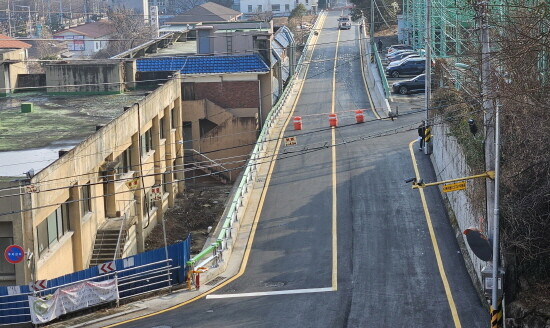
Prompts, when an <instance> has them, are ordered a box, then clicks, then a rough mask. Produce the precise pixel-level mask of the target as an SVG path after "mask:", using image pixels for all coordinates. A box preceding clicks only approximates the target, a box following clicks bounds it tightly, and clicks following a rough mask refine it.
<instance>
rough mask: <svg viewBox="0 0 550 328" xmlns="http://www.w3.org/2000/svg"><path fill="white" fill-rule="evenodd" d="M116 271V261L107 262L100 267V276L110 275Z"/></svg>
mask: <svg viewBox="0 0 550 328" xmlns="http://www.w3.org/2000/svg"><path fill="white" fill-rule="evenodd" d="M115 270H116V264H115V261H111V262H106V263H103V264H102V265H100V266H99V273H100V274H104V273H109V272H111V271H115Z"/></svg>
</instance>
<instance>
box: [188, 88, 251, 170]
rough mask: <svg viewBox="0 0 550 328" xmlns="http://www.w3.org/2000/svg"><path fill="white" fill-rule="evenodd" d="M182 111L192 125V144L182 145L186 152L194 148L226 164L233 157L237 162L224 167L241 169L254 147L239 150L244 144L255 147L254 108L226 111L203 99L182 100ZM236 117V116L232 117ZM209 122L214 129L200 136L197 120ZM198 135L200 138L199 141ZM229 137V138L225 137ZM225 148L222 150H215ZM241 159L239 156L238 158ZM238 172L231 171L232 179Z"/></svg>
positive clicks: (189, 142) (190, 142) (198, 121)
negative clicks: (183, 110) (214, 125)
mask: <svg viewBox="0 0 550 328" xmlns="http://www.w3.org/2000/svg"><path fill="white" fill-rule="evenodd" d="M182 105H183V107H184V108H185V120H186V121H188V122H191V129H192V133H191V134H192V135H191V139H192V140H191V141H188V142H185V148H186V149H195V150H197V151H200V152H201V153H207V156H208V157H209V158H211V159H213V160H220V161H221V162H227V160H224V158H234V160H235V161H237V162H236V163H232V164H227V165H225V164H224V167H226V168H236V167H239V166H242V165H243V164H244V162H241V160H245V159H246V156H247V155H248V154H249V153H250V151H251V150H252V148H253V146H247V147H239V146H242V145H246V144H251V145H253V144H254V141H256V137H257V130H258V124H257V108H248V109H246V108H241V109H237V110H235V111H229V110H226V109H224V108H222V107H220V106H217V105H216V104H214V103H212V102H210V101H208V100H206V99H202V100H191V101H183V102H182ZM234 113H235V114H238V115H235V114H234ZM202 119H208V120H209V121H211V122H213V123H215V124H216V125H217V126H216V127H215V128H214V129H212V130H210V131H209V132H207V133H206V134H203V135H202V136H201V132H200V120H202ZM199 136H201V137H200V138H199ZM228 136H231V137H229V138H228ZM217 149H224V150H223V151H216V150H217ZM240 156H242V157H240ZM237 175H238V171H237V172H235V171H234V172H231V178H232V179H233V180H234V179H235V178H236V176H237Z"/></svg>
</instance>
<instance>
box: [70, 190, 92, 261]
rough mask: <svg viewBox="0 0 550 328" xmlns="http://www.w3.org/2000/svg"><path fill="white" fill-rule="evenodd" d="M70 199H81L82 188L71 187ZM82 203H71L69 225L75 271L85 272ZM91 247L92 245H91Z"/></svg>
mask: <svg viewBox="0 0 550 328" xmlns="http://www.w3.org/2000/svg"><path fill="white" fill-rule="evenodd" d="M69 195H70V199H80V187H74V186H73V187H71V188H70V189H69ZM81 206H82V202H72V203H69V225H70V228H71V230H72V231H73V236H72V244H73V266H74V271H80V270H84V269H85V268H86V267H87V265H88V263H84V259H83V252H82V226H81V223H80V219H81V217H80V208H81ZM90 247H91V245H90Z"/></svg>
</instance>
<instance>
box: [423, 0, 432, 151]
mask: <svg viewBox="0 0 550 328" xmlns="http://www.w3.org/2000/svg"><path fill="white" fill-rule="evenodd" d="M431 12H432V3H431V0H426V24H425V25H426V32H425V33H426V35H425V36H426V41H425V43H424V52H425V53H426V66H425V68H424V73H426V84H425V86H424V87H425V89H426V92H425V93H426V97H425V100H426V120H425V121H424V131H427V128H428V126H429V125H430V124H429V120H430V95H431V92H432V50H431V49H432V48H431V42H432V23H431ZM431 153H432V152H431V141H430V140H425V141H424V154H426V155H430V154H431Z"/></svg>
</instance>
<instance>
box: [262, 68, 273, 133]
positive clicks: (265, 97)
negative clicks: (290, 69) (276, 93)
mask: <svg viewBox="0 0 550 328" xmlns="http://www.w3.org/2000/svg"><path fill="white" fill-rule="evenodd" d="M272 84H273V71H269V73H267V74H263V75H260V97H261V98H260V99H261V103H260V104H261V110H260V112H261V113H262V117H261V122H263V121H264V120H265V119H266V117H267V114H269V112H270V111H271V107H273V105H274V102H273V97H272V93H273V90H274V87H273V85H272Z"/></svg>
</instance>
